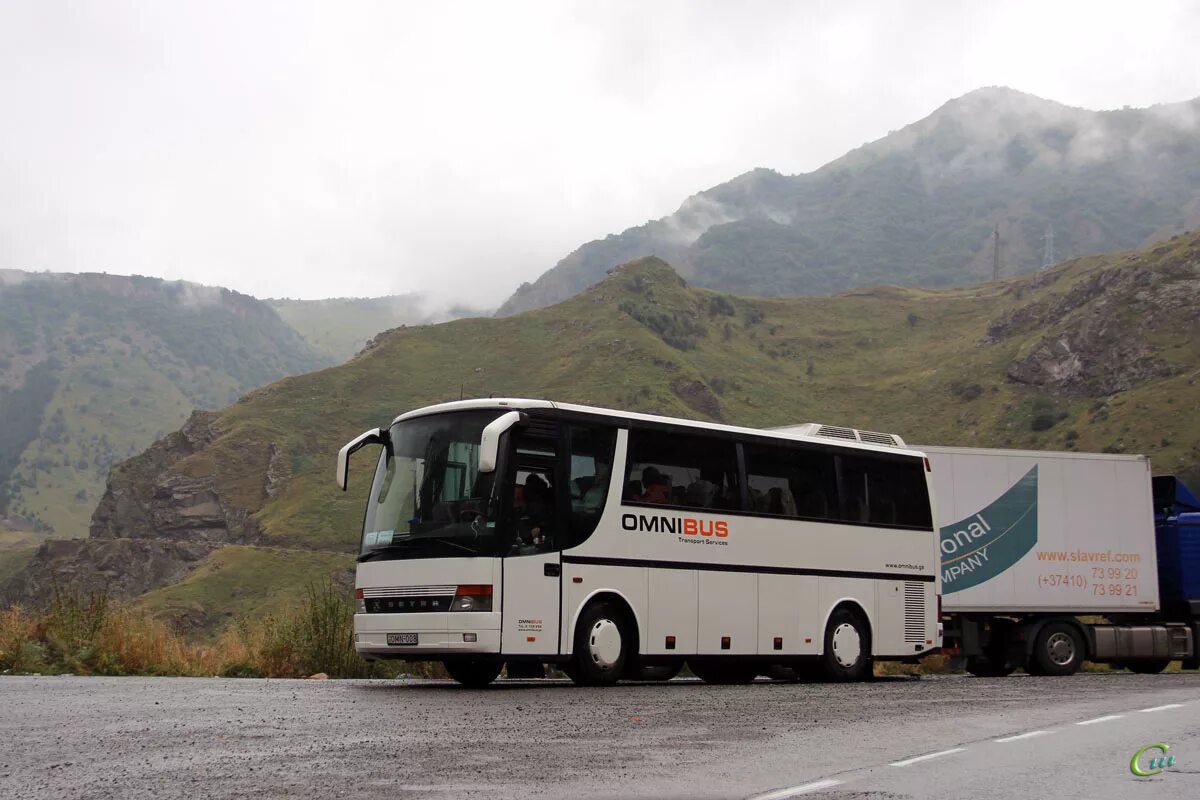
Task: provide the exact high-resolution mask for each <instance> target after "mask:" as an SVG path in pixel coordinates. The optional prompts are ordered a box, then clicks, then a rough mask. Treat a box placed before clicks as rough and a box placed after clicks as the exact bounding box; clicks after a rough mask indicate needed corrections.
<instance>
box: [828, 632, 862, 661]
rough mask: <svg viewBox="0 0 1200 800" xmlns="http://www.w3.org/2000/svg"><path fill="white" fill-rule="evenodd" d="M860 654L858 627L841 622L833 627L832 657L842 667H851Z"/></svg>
mask: <svg viewBox="0 0 1200 800" xmlns="http://www.w3.org/2000/svg"><path fill="white" fill-rule="evenodd" d="M861 655H862V638H861V637H860V636H859V635H858V629H857V628H855V627H854V626H853V625H851V624H850V623H848V622H843V623H842V624H841V625H838V626H837V627H836V628H834V629H833V657H834V658H836V659H837V662H838V663H839V664H841V665H842V666H843V667H852V666H854V665H855V664H857V663H858V659H859V657H860V656H861Z"/></svg>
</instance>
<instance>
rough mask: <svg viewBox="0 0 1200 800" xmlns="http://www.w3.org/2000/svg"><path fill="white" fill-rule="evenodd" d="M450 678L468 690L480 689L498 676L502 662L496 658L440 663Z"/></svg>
mask: <svg viewBox="0 0 1200 800" xmlns="http://www.w3.org/2000/svg"><path fill="white" fill-rule="evenodd" d="M442 663H443V664H444V665H445V667H446V672H448V673H450V677H451V678H454V680H456V681H458V682H459V683H461V684H462V685H463V686H466V687H467V688H469V689H482V688H483V687H485V686H487V685H488V684H489V683H491V682H492V681H494V680H496V677H497V676H499V674H500V670H501V669H503V668H504V662H503V661H501V660H500V659H498V658H455V659H450V660H447V661H444V662H442Z"/></svg>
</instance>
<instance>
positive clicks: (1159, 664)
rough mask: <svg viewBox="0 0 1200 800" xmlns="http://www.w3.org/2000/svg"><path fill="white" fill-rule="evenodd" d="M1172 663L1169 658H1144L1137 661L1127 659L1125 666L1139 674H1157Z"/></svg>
mask: <svg viewBox="0 0 1200 800" xmlns="http://www.w3.org/2000/svg"><path fill="white" fill-rule="evenodd" d="M1170 663H1171V659H1169V658H1142V659H1138V660H1137V661H1126V662H1125V668H1126V669H1128V670H1129V671H1130V672H1136V673H1137V674H1139V675H1157V674H1158V673H1160V672H1162V671H1163V670H1164V669H1166V668H1167V665H1168V664H1170Z"/></svg>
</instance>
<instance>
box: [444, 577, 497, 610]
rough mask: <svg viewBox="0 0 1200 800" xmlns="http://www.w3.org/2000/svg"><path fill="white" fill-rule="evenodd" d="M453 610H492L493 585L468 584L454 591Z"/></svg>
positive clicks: (451, 607)
mask: <svg viewBox="0 0 1200 800" xmlns="http://www.w3.org/2000/svg"><path fill="white" fill-rule="evenodd" d="M450 610H451V611H491V610H492V586H491V584H489V583H483V584H466V585H462V586H459V587H458V590H457V591H456V592H455V593H454V602H453V603H451V604H450Z"/></svg>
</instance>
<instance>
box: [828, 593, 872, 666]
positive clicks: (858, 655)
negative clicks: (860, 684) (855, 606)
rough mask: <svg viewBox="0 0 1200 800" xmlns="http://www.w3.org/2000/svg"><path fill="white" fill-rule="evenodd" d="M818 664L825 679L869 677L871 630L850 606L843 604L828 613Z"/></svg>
mask: <svg viewBox="0 0 1200 800" xmlns="http://www.w3.org/2000/svg"><path fill="white" fill-rule="evenodd" d="M821 666H822V667H823V668H824V672H825V677H826V679H828V680H831V681H838V682H845V681H863V680H867V679H868V678H870V677H871V675H872V660H871V630H870V628H869V627H868V626H867V623H866V622H864V621H863V619H862V617H861V615H859V614H857V613H855V612H854V611H853V610H852V609H850V608H847V607H845V606H843V607H841V608H838V609H836V610H835V611H834V612H833V613H832V614H831V615H830V616H829V624H828V625H826V626H825V652H824V653H822V654H821Z"/></svg>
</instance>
